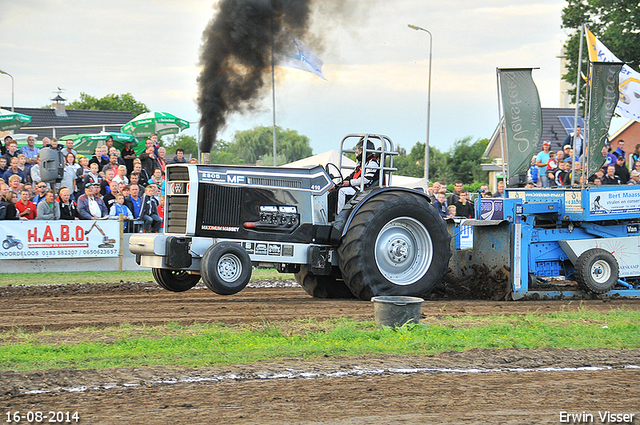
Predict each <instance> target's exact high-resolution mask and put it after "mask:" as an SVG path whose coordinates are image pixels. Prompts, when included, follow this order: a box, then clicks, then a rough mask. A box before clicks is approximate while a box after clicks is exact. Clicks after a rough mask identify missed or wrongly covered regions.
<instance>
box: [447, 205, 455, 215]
mask: <svg viewBox="0 0 640 425" xmlns="http://www.w3.org/2000/svg"><path fill="white" fill-rule="evenodd" d="M447 211H449V214H448V215H447V218H453V217H455V215H456V206H455V205H449V206H448V207H447Z"/></svg>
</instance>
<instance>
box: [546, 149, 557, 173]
mask: <svg viewBox="0 0 640 425" xmlns="http://www.w3.org/2000/svg"><path fill="white" fill-rule="evenodd" d="M557 169H558V161H557V160H556V153H555V152H549V162H548V163H547V175H549V173H554V171H556V170H557Z"/></svg>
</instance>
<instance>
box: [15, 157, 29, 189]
mask: <svg viewBox="0 0 640 425" xmlns="http://www.w3.org/2000/svg"><path fill="white" fill-rule="evenodd" d="M18 168H19V169H20V171H22V174H24V179H25V180H26V182H25V184H31V173H30V172H29V171H30V170H29V169H30V168H31V167H29V166H28V165H27V157H26V156H24V155H23V154H19V155H18Z"/></svg>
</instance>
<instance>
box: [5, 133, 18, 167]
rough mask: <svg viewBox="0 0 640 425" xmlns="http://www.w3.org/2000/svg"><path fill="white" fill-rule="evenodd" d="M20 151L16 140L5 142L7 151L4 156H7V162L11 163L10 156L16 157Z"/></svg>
mask: <svg viewBox="0 0 640 425" xmlns="http://www.w3.org/2000/svg"><path fill="white" fill-rule="evenodd" d="M19 154H20V152H18V142H16V141H15V140H13V139H11V140H9V142H7V152H6V153H5V154H4V157H5V158H7V164H11V158H17V157H18V155H19Z"/></svg>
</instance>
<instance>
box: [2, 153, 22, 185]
mask: <svg viewBox="0 0 640 425" xmlns="http://www.w3.org/2000/svg"><path fill="white" fill-rule="evenodd" d="M18 163H19V159H18V156H17V155H16V156H14V157H12V158H11V162H10V163H9V168H8V169H7V171H5V172H4V174H3V175H2V179H3V180H4V181H5V182H8V181H9V177H11V176H13V175H17V176H19V177H20V183H26V182H27V179H26V178H25V176H24V173H23V172H22V170H21V169H20V168H18Z"/></svg>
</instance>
